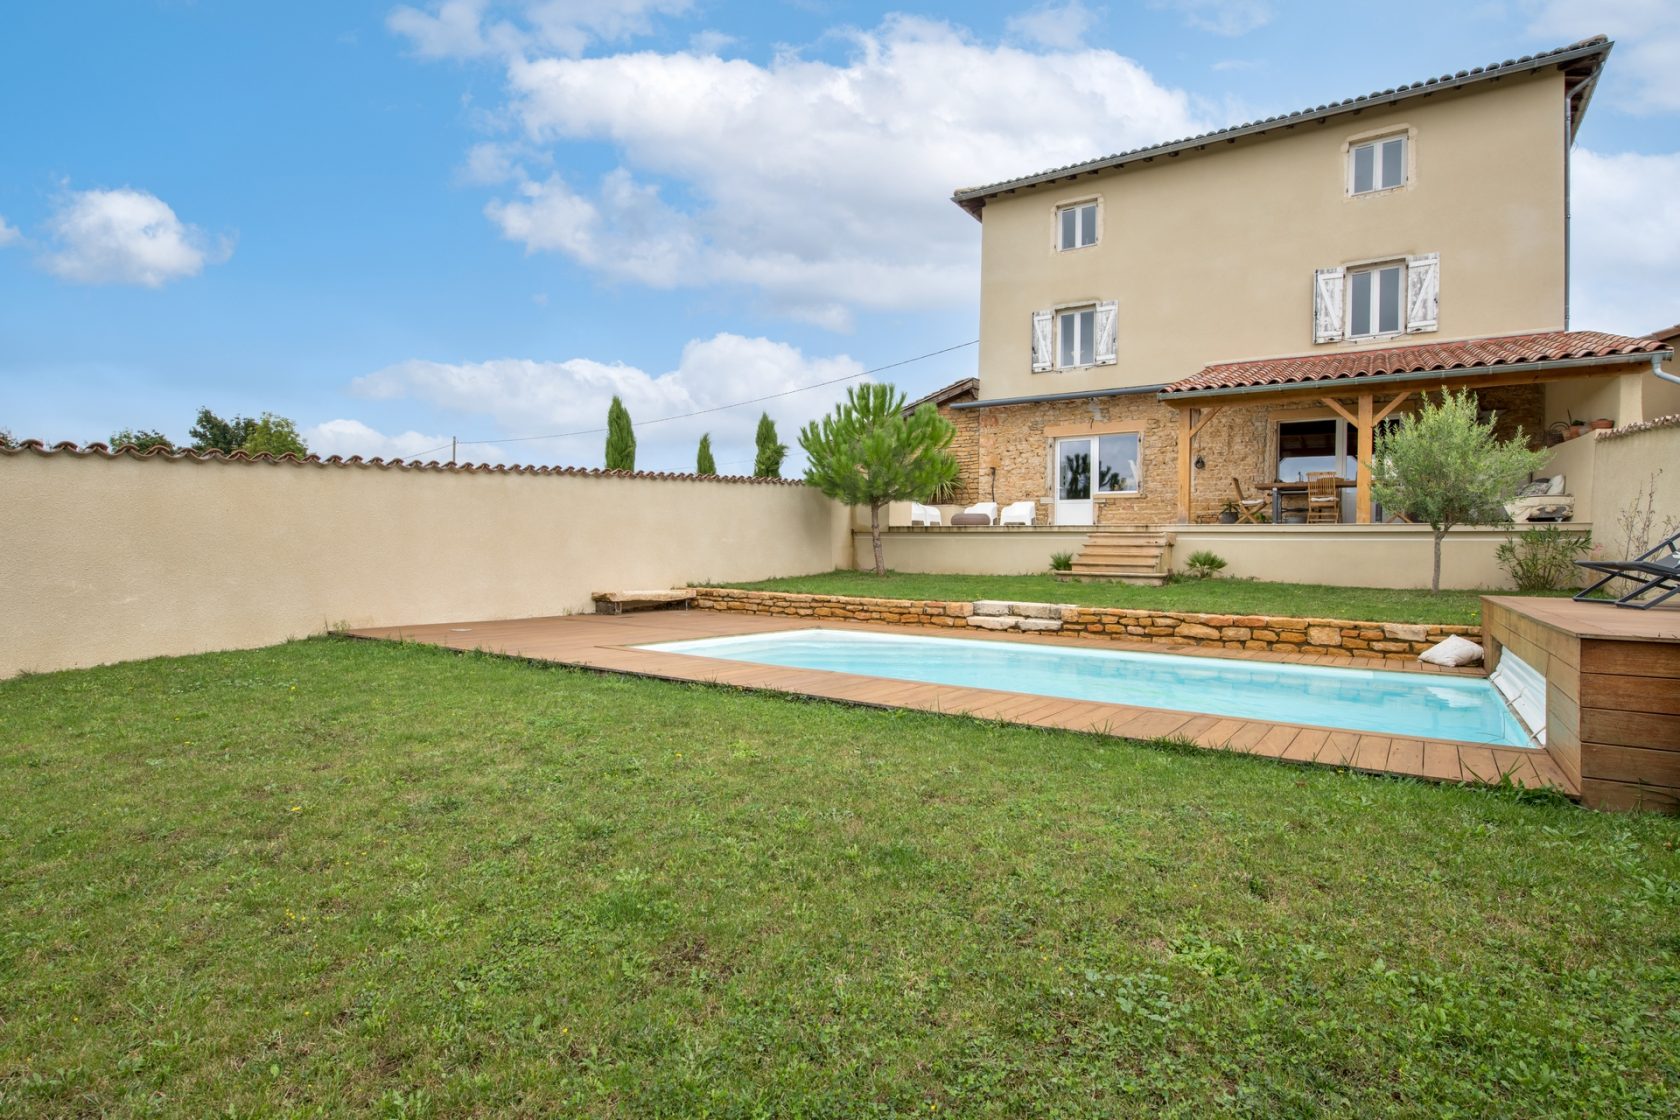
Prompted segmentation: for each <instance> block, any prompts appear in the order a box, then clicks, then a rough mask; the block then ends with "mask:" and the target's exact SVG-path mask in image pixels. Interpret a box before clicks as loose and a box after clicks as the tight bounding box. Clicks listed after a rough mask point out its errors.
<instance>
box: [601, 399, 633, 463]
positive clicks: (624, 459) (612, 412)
mask: <svg viewBox="0 0 1680 1120" xmlns="http://www.w3.org/2000/svg"><path fill="white" fill-rule="evenodd" d="M607 469H608V470H609V471H633V470H635V469H636V432H635V429H633V428H632V427H631V426H630V410H629V409H627V408H625V407H624V402H623V401H621V400H619V399H618V398H617V397H616V396H615V397H614V398H613V399H612V403H611V404H609V405H608V406H607Z"/></svg>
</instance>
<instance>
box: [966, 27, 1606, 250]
mask: <svg viewBox="0 0 1680 1120" xmlns="http://www.w3.org/2000/svg"><path fill="white" fill-rule="evenodd" d="M1613 45H1614V44H1612V43H1611V42H1610V40H1609V39H1607V38H1605V37H1604V36H1603V35H1595V36H1593V37H1592V38H1590V39H1582V40H1581V41H1580V42H1578V43H1571V44H1569V45H1568V46H1567V47H1558V48H1557V49H1555V50H1550V51H1543V52H1541V53H1539V54H1525V55H1523V56H1522V57H1521V58H1508V59H1506V60H1505V61H1504V62H1495V63H1490V64H1489V65H1487V66H1477V67H1475V68H1474V69H1471V70H1460V71H1458V72H1457V73H1455V74H1443V75H1441V76H1440V77H1438V78H1426V79H1425V80H1423V81H1421V82H1412V83H1411V84H1410V85H1400V86H1396V87H1394V88H1392V89H1384V90H1374V91H1372V92H1371V93H1367V94H1363V95H1361V96H1359V97H1349V98H1345V99H1343V100H1341V101H1332V102H1330V103H1328V104H1326V105H1319V106H1316V107H1314V108H1310V109H1300V110H1297V111H1295V112H1293V113H1280V114H1278V115H1277V116H1275V117H1266V118H1264V119H1262V120H1257V121H1249V122H1247V123H1245V124H1239V125H1232V126H1231V127H1229V128H1221V129H1216V130H1214V131H1212V132H1204V133H1201V134H1199V135H1196V136H1190V137H1187V138H1185V139H1183V140H1170V141H1168V142H1166V143H1164V144H1151V145H1149V146H1148V147H1143V148H1133V149H1131V150H1130V151H1125V152H1117V153H1115V154H1114V155H1110V156H1102V157H1099V158H1097V159H1090V160H1085V161H1083V162H1080V163H1070V164H1067V165H1065V166H1063V167H1053V168H1051V169H1050V170H1048V171H1040V172H1037V173H1035V174H1032V175H1023V176H1020V177H1019V178H1015V179H1005V180H1003V181H1001V182H997V183H989V184H987V185H986V186H983V187H962V188H960V189H958V190H957V191H956V192H955V193H954V194H953V195H952V196H951V200H952V201H953V202H955V203H956V204H957V205H959V206H961V207H962V208H963V209H964V210H967V211H968V212H969V213H970V214H972V215H974V216H975V217H976V218H978V217H979V216H980V210H981V208H982V207H983V206H984V205H985V202H986V199H988V198H990V197H991V196H992V195H996V194H1002V193H1003V192H1005V191H1012V190H1020V189H1022V188H1024V187H1031V186H1037V185H1038V184H1040V183H1050V182H1055V181H1056V180H1058V179H1069V178H1073V177H1074V176H1077V175H1084V174H1089V173H1092V172H1097V171H1104V170H1107V169H1108V168H1111V167H1120V166H1123V165H1125V164H1128V163H1137V162H1139V161H1147V160H1152V159H1155V158H1156V157H1157V156H1166V155H1175V154H1177V153H1178V152H1182V151H1187V150H1193V149H1198V148H1205V147H1208V146H1210V145H1211V144H1213V143H1214V142H1215V141H1221V142H1225V141H1234V140H1236V139H1238V138H1240V137H1243V136H1251V135H1260V134H1262V133H1266V132H1270V131H1272V130H1273V129H1278V128H1288V127H1292V126H1294V125H1298V124H1302V123H1305V122H1307V121H1313V120H1320V119H1323V118H1326V117H1332V116H1335V115H1336V114H1338V113H1352V112H1359V111H1360V110H1364V109H1369V108H1371V107H1372V106H1374V105H1386V104H1393V103H1394V102H1397V101H1404V100H1406V99H1408V98H1412V97H1419V96H1423V95H1425V94H1433V93H1437V92H1439V91H1441V90H1445V89H1453V88H1455V87H1461V86H1468V85H1476V84H1479V83H1482V82H1487V81H1492V80H1494V79H1497V78H1503V77H1507V76H1509V75H1511V74H1516V73H1521V72H1522V71H1525V70H1530V71H1532V70H1539V69H1542V68H1544V67H1547V66H1559V67H1564V66H1570V67H1571V73H1570V82H1569V86H1568V89H1569V97H1570V99H1571V101H1572V102H1573V111H1572V112H1571V113H1570V123H1571V126H1572V128H1579V127H1580V122H1581V118H1582V117H1583V116H1584V115H1585V114H1586V107H1587V106H1586V103H1587V100H1588V98H1590V97H1591V95H1592V87H1593V83H1594V81H1595V80H1596V79H1597V77H1598V72H1599V70H1600V68H1602V67H1603V65H1604V60H1605V58H1607V57H1608V56H1609V54H1610V48H1611V47H1612V46H1613ZM1576 63H1578V64H1579V65H1578V66H1573V65H1572V64H1576ZM1574 71H1579V72H1578V73H1577V72H1574ZM1571 138H1573V132H1572V133H1571Z"/></svg>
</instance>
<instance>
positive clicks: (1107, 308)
mask: <svg viewBox="0 0 1680 1120" xmlns="http://www.w3.org/2000/svg"><path fill="white" fill-rule="evenodd" d="M1119 311H1120V305H1119V304H1118V303H1116V302H1114V301H1112V300H1111V301H1109V302H1108V303H1099V304H1097V315H1096V322H1097V327H1096V335H1097V346H1096V359H1095V360H1096V364H1097V365H1099V366H1105V365H1113V364H1114V362H1115V361H1116V357H1115V353H1116V351H1117V349H1118V347H1117V346H1116V344H1115V343H1116V339H1115V320H1116V319H1117V318H1118V317H1119Z"/></svg>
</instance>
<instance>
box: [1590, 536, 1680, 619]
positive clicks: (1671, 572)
mask: <svg viewBox="0 0 1680 1120" xmlns="http://www.w3.org/2000/svg"><path fill="white" fill-rule="evenodd" d="M1575 563H1576V564H1577V565H1579V566H1580V567H1583V568H1586V569H1587V570H1588V571H1593V572H1598V573H1600V574H1601V576H1602V578H1601V579H1599V581H1598V582H1597V583H1595V584H1593V585H1592V586H1591V587H1589V588H1587V589H1586V590H1584V591H1582V592H1580V593H1579V594H1577V595H1576V596H1575V598H1576V600H1577V601H1580V600H1584V599H1586V598H1587V596H1589V595H1591V594H1592V593H1593V592H1595V591H1597V590H1598V589H1599V588H1601V587H1603V586H1604V585H1605V584H1607V583H1609V582H1610V581H1611V580H1615V579H1625V580H1630V581H1632V583H1633V589H1632V590H1630V591H1628V592H1627V593H1626V594H1625V595H1623V596H1622V597H1621V598H1619V599H1616V600H1614V602H1615V604H1616V605H1617V606H1618V607H1632V608H1633V609H1634V610H1641V611H1643V610H1650V609H1651V608H1652V607H1654V606H1656V605H1657V604H1658V603H1661V602H1664V601H1665V600H1667V599H1670V598H1672V597H1673V596H1675V595H1680V533H1676V534H1674V536H1672V537H1669V538H1668V539H1667V540H1666V541H1663V542H1662V543H1661V544H1659V545H1657V547H1655V548H1653V549H1651V550H1650V551H1649V552H1646V553H1644V554H1643V555H1640V556H1637V557H1635V558H1634V559H1632V560H1577V561H1575ZM1648 591H1660V592H1661V594H1660V595H1656V596H1653V597H1652V598H1650V599H1646V600H1645V601H1644V602H1638V601H1637V600H1638V598H1639V596H1641V595H1643V594H1645V593H1646V592H1648ZM1598 601H1599V602H1604V601H1605V600H1602V599H1601V600H1598Z"/></svg>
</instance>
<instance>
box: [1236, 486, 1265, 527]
mask: <svg viewBox="0 0 1680 1120" xmlns="http://www.w3.org/2000/svg"><path fill="white" fill-rule="evenodd" d="M1231 487H1232V489H1234V490H1236V492H1237V497H1236V500H1235V501H1234V502H1233V503H1232V504H1233V505H1235V506H1236V507H1237V521H1238V522H1243V521H1246V522H1248V523H1249V524H1250V525H1259V524H1260V523H1261V522H1260V518H1259V517H1257V516H1255V515H1256V514H1258V513H1259V512H1260V511H1261V510H1262V509H1264V508H1265V506H1266V499H1265V498H1249V497H1245V496H1244V495H1243V488H1242V482H1241V481H1240V480H1239V479H1237V478H1235V477H1233V478H1232V479H1231Z"/></svg>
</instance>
